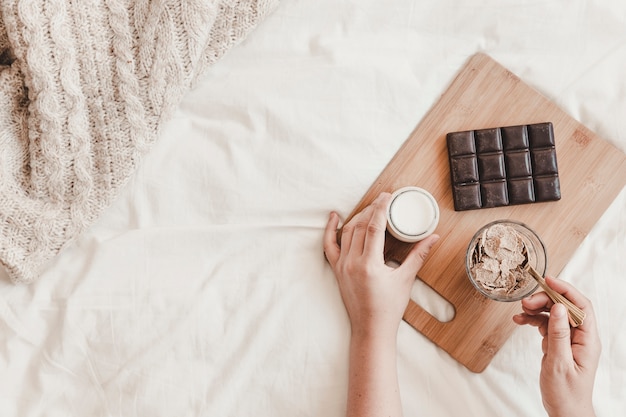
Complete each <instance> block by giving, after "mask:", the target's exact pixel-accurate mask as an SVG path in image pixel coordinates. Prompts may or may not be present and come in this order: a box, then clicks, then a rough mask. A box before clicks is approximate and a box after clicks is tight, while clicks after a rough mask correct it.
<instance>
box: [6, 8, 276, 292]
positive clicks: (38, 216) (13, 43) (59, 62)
mask: <svg viewBox="0 0 626 417" xmlns="http://www.w3.org/2000/svg"><path fill="white" fill-rule="evenodd" d="M277 2H278V0H205V1H202V0H0V13H1V20H0V228H1V229H0V262H1V263H2V265H3V266H4V267H5V268H6V269H7V270H8V272H9V275H10V277H11V279H12V280H13V281H14V282H23V283H29V282H32V281H34V280H36V279H37V278H38V277H39V275H40V274H41V272H42V270H43V269H44V268H45V266H46V264H47V263H48V261H49V260H50V259H52V258H53V257H54V256H56V255H57V254H58V252H59V251H60V250H61V248H62V247H63V245H65V244H66V243H67V242H69V241H71V240H72V239H74V238H76V237H77V236H78V235H79V234H80V233H81V232H82V231H84V230H85V229H86V228H87V227H89V226H90V225H91V224H92V223H93V222H94V220H95V219H96V218H97V217H98V215H99V214H100V213H101V212H102V210H103V209H104V208H106V207H107V206H108V205H109V203H110V202H111V200H112V199H113V198H114V197H115V196H116V194H117V192H118V191H119V189H120V187H121V186H122V185H124V184H125V183H126V181H127V180H128V179H129V177H130V176H131V175H132V174H133V172H134V170H135V167H136V166H137V162H138V161H139V160H140V158H141V156H142V155H144V154H145V153H146V151H147V150H148V148H149V147H150V145H151V144H152V143H153V142H154V140H155V139H156V136H157V132H158V129H159V126H160V125H161V124H162V123H163V121H164V120H165V119H167V117H168V116H169V115H170V113H171V112H172V110H173V108H174V107H175V106H176V105H178V103H179V101H180V100H181V99H182V95H183V94H184V93H185V92H186V91H187V90H188V89H189V88H190V87H191V86H192V84H193V82H194V81H195V80H196V79H197V77H198V76H199V75H200V74H202V73H203V71H204V70H206V69H207V68H208V66H210V65H211V64H213V63H214V62H215V61H216V60H218V59H219V58H220V57H221V56H222V55H223V54H224V52H226V51H227V50H228V49H229V48H230V47H232V46H233V45H234V44H236V43H237V42H238V41H240V40H241V39H242V38H244V37H245V35H246V34H247V33H248V32H249V31H250V30H251V29H252V28H253V27H254V26H255V25H256V24H257V23H258V22H259V21H260V20H261V19H262V18H263V17H264V16H265V15H266V14H267V13H268V12H269V11H270V10H271V9H272V8H273V7H274V6H275V5H276V3H277Z"/></svg>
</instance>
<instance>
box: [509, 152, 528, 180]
mask: <svg viewBox="0 0 626 417" xmlns="http://www.w3.org/2000/svg"><path fill="white" fill-rule="evenodd" d="M505 162H506V164H505V165H506V175H507V177H509V178H519V177H530V176H531V174H532V167H531V165H530V152H529V151H527V150H522V151H515V152H508V153H507V154H506V155H505Z"/></svg>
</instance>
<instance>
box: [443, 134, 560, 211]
mask: <svg viewBox="0 0 626 417" xmlns="http://www.w3.org/2000/svg"><path fill="white" fill-rule="evenodd" d="M446 141H447V145H448V156H449V159H450V178H451V181H452V194H453V197H454V209H455V210H457V211H463V210H471V209H478V208H487V207H500V206H508V205H513V204H527V203H533V202H540V201H553V200H559V199H560V198H561V189H560V183H559V175H558V166H557V162H556V148H555V140H554V131H553V127H552V123H550V122H547V123H537V124H531V125H519V126H506V127H499V128H491V129H481V130H468V131H462V132H451V133H448V135H447V137H446Z"/></svg>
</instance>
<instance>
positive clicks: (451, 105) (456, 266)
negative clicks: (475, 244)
mask: <svg viewBox="0 0 626 417" xmlns="http://www.w3.org/2000/svg"><path fill="white" fill-rule="evenodd" d="M548 121H550V122H552V123H553V125H554V132H555V137H556V152H557V162H558V169H559V177H560V182H561V195H562V198H561V200H559V201H556V202H546V203H534V204H527V205H519V206H509V207H497V208H489V209H480V210H471V211H463V212H455V211H454V207H453V202H452V191H451V186H450V170H449V163H448V154H447V148H446V134H447V133H448V132H454V131H462V130H471V129H483V128H490V127H502V126H511V125H521V124H532V123H540V122H548ZM406 185H416V186H420V187H422V188H425V189H427V190H429V191H430V192H431V193H432V194H433V195H434V197H435V198H436V199H437V201H438V203H439V206H440V210H441V218H440V222H439V226H438V227H437V230H436V233H438V234H439V235H440V236H441V239H440V240H439V242H438V243H437V244H436V245H435V247H434V248H433V250H432V251H431V253H430V256H429V258H428V259H427V261H426V263H425V265H424V266H423V267H422V269H421V270H420V272H419V278H420V279H422V280H423V281H424V282H425V283H426V284H427V285H429V286H430V287H431V288H432V289H433V290H435V291H436V292H437V293H439V294H440V295H441V296H442V297H443V298H445V299H446V300H448V301H449V302H450V303H451V304H452V305H453V306H454V308H455V316H454V318H453V319H452V320H451V321H448V322H445V323H443V322H440V321H438V320H437V319H436V318H434V317H433V316H432V315H430V314H429V313H428V312H426V310H424V309H423V308H422V307H420V306H419V305H418V304H416V303H415V302H414V301H413V300H411V301H410V303H409V305H408V307H407V309H406V312H405V315H404V320H405V321H406V322H408V323H409V324H410V325H411V326H413V327H414V328H415V329H417V330H418V331H420V332H421V333H423V334H424V335H425V336H426V337H428V338H429V339H430V340H432V341H433V342H434V343H436V344H437V345H438V346H440V347H441V348H442V349H444V350H445V351H446V352H448V353H449V354H450V355H451V356H452V357H453V358H455V359H456V360H457V361H459V362H460V363H461V364H463V365H465V366H466V367H467V368H468V369H469V370H471V371H473V372H482V371H483V370H484V369H485V368H486V367H487V365H488V364H489V362H490V361H491V359H492V358H493V356H494V355H495V354H496V353H497V352H498V350H499V349H500V347H501V346H502V345H503V344H504V342H505V341H506V340H507V339H508V337H509V336H510V335H511V333H512V332H513V330H514V329H515V327H516V325H515V324H514V323H513V321H512V319H511V317H512V316H513V315H514V314H516V313H518V312H520V311H521V307H520V302H512V303H503V302H496V301H491V300H489V299H487V298H485V297H484V296H482V295H481V294H479V293H478V292H477V291H476V290H475V289H474V287H473V286H472V284H471V283H470V282H469V280H468V279H467V276H466V273H465V264H464V262H465V252H466V249H467V245H468V243H469V241H470V239H471V237H472V236H473V234H474V233H475V232H476V230H477V229H478V228H480V227H481V226H482V225H484V224H486V223H489V222H491V221H493V220H498V219H513V220H518V221H521V222H523V223H526V224H527V225H529V226H530V227H531V228H532V229H534V230H535V231H536V232H537V233H538V234H539V236H540V237H541V238H542V239H543V241H544V243H545V245H546V248H547V251H548V268H547V273H548V274H549V275H553V276H556V275H558V274H559V273H560V271H561V270H562V268H563V267H564V266H565V264H566V263H567V262H568V260H569V259H570V257H571V256H572V254H573V253H574V251H575V250H576V248H577V247H578V246H579V245H580V243H581V242H582V240H583V239H584V238H585V236H586V235H587V234H588V233H589V231H590V229H591V228H592V226H593V225H594V224H595V223H596V221H597V220H598V218H599V217H600V216H601V215H602V213H603V212H604V211H605V210H606V208H607V207H608V206H609V204H610V203H611V202H612V201H613V200H614V198H615V197H616V196H617V194H618V193H619V192H620V190H621V189H622V188H623V187H624V186H625V185H626V155H625V154H624V153H623V152H621V151H620V150H619V149H617V148H615V147H614V146H612V145H611V144H609V143H608V142H606V141H604V140H603V139H601V138H599V137H598V136H596V135H595V134H594V133H593V132H591V131H590V130H589V129H587V128H586V127H585V126H583V125H582V124H580V123H579V122H577V121H576V120H574V119H573V118H572V117H570V116H568V115H567V114H566V113H565V112H563V111H562V110H561V109H560V108H559V107H557V106H556V104H554V103H553V102H552V101H550V100H548V99H547V98H545V97H544V96H542V95H541V94H539V93H538V92H537V91H535V90H534V89H532V88H531V87H529V86H528V85H527V84H525V83H524V82H522V81H521V80H520V79H519V78H518V77H517V76H516V75H514V74H513V73H511V72H510V71H508V70H507V69H506V68H504V67H502V66H501V65H500V64H498V63H497V62H495V61H494V60H493V59H491V58H490V57H489V56H487V55H485V54H482V53H479V54H476V55H474V56H473V57H471V58H470V59H469V61H468V62H467V63H466V65H465V66H464V67H463V68H462V69H461V71H460V72H459V74H458V75H457V77H456V78H455V79H454V81H453V82H452V84H451V85H450V86H449V88H448V89H447V90H446V92H445V93H444V94H443V95H442V96H441V98H440V99H439V101H437V103H436V104H435V105H434V106H433V108H432V109H431V110H430V111H429V112H428V114H427V115H426V116H425V117H424V119H423V120H422V121H421V122H420V123H419V125H418V126H417V127H416V129H415V130H414V131H413V133H412V134H411V136H410V137H409V138H408V139H407V141H406V142H405V143H404V144H403V145H402V147H401V148H400V150H399V151H398V152H397V154H396V155H395V156H394V157H393V159H392V160H391V161H390V162H389V164H388V165H387V167H386V168H385V169H384V170H383V172H382V173H381V174H380V176H379V177H378V179H377V180H376V181H375V182H374V184H373V185H372V186H371V187H370V189H369V190H368V191H367V193H366V194H365V196H364V197H363V199H362V200H361V201H360V202H359V204H358V205H357V206H356V208H355V209H354V211H353V212H352V213H351V214H350V216H349V217H348V219H347V220H349V218H351V217H352V216H353V215H354V214H356V213H357V212H359V211H361V210H362V209H363V208H364V207H366V206H367V205H369V204H370V203H371V202H372V201H373V200H374V199H375V198H376V196H378V194H379V193H381V192H383V191H387V192H392V191H394V190H396V189H398V188H400V187H403V186H406ZM410 248H411V245H410V244H406V243H402V242H399V241H397V240H395V239H394V238H393V237H391V236H390V235H389V234H387V240H386V246H385V257H386V259H387V260H394V261H399V262H401V261H402V260H403V259H404V258H405V257H406V255H407V253H408V251H409V249H410Z"/></svg>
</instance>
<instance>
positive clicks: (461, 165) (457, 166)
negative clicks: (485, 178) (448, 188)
mask: <svg viewBox="0 0 626 417" xmlns="http://www.w3.org/2000/svg"><path fill="white" fill-rule="evenodd" d="M450 170H451V172H452V178H453V181H454V183H455V184H462V183H465V182H476V181H478V165H477V164H476V156H475V155H474V156H469V157H467V156H466V157H461V158H454V159H453V160H452V161H450Z"/></svg>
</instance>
